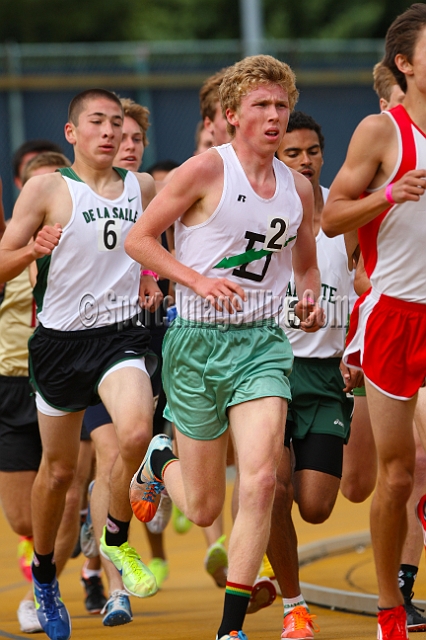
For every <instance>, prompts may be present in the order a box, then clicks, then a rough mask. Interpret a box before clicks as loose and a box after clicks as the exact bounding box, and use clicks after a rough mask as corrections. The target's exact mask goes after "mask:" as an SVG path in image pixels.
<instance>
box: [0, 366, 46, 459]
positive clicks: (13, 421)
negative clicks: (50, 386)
mask: <svg viewBox="0 0 426 640" xmlns="http://www.w3.org/2000/svg"><path fill="white" fill-rule="evenodd" d="M40 460H41V441H40V433H39V430H38V423H37V410H36V406H35V399H34V395H32V388H31V385H30V382H29V378H27V377H12V376H10V377H9V376H0V471H37V469H38V467H39V465H40Z"/></svg>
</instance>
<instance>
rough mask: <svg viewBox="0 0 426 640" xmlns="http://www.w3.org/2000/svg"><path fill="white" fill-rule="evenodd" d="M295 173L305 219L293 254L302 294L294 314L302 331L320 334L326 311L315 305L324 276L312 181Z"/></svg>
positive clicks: (294, 266) (299, 288) (296, 281)
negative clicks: (317, 240) (315, 220)
mask: <svg viewBox="0 0 426 640" xmlns="http://www.w3.org/2000/svg"><path fill="white" fill-rule="evenodd" d="M292 173H293V176H294V180H295V184H296V189H297V192H298V194H299V197H300V199H301V201H302V205H303V218H302V222H301V224H300V226H299V228H298V230H297V240H296V242H295V245H294V247H293V251H292V258H293V271H294V279H295V283H296V291H303V295H302V298H301V299H300V300H299V302H298V303H297V305H296V307H295V313H296V315H297V316H298V317H299V318H300V320H301V323H300V328H301V329H303V330H304V331H308V332H311V331H317V330H318V329H319V328H320V327H321V326H322V325H323V323H324V312H323V310H322V309H321V308H320V307H319V306H318V304H317V303H316V301H317V300H318V298H319V295H320V291H321V276H320V272H319V269H318V264H317V247H316V242H315V236H314V225H313V212H314V193H313V190H312V185H311V183H310V182H309V180H307V179H306V178H305V177H304V176H302V175H301V174H300V173H298V172H297V171H292Z"/></svg>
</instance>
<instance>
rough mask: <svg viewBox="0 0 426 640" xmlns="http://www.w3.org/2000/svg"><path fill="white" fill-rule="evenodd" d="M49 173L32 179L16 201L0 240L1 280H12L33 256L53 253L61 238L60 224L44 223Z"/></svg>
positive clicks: (48, 195) (48, 193)
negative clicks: (50, 224)
mask: <svg viewBox="0 0 426 640" xmlns="http://www.w3.org/2000/svg"><path fill="white" fill-rule="evenodd" d="M52 175H53V174H52ZM47 177H48V176H40V177H38V178H33V179H31V180H29V181H28V183H27V184H26V185H25V186H24V188H23V190H22V192H21V193H20V195H19V197H18V199H17V201H16V204H15V208H14V210H13V216H12V219H11V221H10V222H9V224H8V225H7V228H6V231H5V233H4V235H3V238H2V241H1V242H0V282H7V281H8V280H12V278H15V277H16V276H18V275H19V274H20V273H22V271H23V270H24V269H25V268H26V267H27V266H28V265H29V264H31V262H33V260H36V259H37V258H40V257H42V256H44V255H49V254H50V253H52V251H53V249H54V248H55V246H57V244H58V242H59V238H60V236H61V228H60V225H55V226H54V227H52V226H49V225H45V226H44V227H42V225H43V221H44V219H45V215H46V211H47V208H48V202H49V197H50V193H51V185H50V183H51V181H49V180H46V178H47ZM49 177H50V176H49ZM41 227H42V228H41ZM38 229H40V231H38V233H37V230H38ZM34 236H35V239H34V240H31V238H33V237H34Z"/></svg>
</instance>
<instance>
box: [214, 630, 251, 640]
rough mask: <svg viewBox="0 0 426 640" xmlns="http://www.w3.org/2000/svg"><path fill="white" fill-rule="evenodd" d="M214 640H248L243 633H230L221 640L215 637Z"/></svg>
mask: <svg viewBox="0 0 426 640" xmlns="http://www.w3.org/2000/svg"><path fill="white" fill-rule="evenodd" d="M216 640H248V638H247V636H246V634H245V633H244V631H230V632H229V633H227V634H226V635H224V636H222V637H221V638H219V637H218V636H216Z"/></svg>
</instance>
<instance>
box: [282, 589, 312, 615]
mask: <svg viewBox="0 0 426 640" xmlns="http://www.w3.org/2000/svg"><path fill="white" fill-rule="evenodd" d="M283 605H284V616H286V615H287V614H288V613H290V612H291V611H293V609H294V608H295V607H305V609H307V610H308V611H309V607H308V605H307V604H306V602H305V598H304V597H303V596H302V594H300V595H298V596H296V597H295V598H283Z"/></svg>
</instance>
